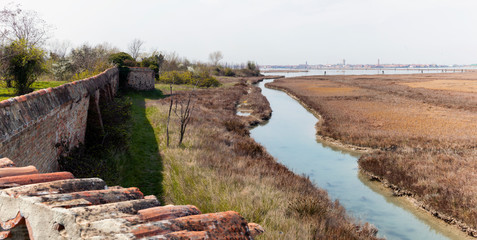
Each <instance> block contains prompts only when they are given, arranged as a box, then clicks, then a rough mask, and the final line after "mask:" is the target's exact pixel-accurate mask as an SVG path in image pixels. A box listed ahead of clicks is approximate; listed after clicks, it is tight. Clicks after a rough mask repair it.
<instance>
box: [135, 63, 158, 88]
mask: <svg viewBox="0 0 477 240" xmlns="http://www.w3.org/2000/svg"><path fill="white" fill-rule="evenodd" d="M129 69H130V70H131V72H129V76H128V87H129V88H132V89H135V90H139V91H146V90H152V89H154V83H155V77H154V71H153V70H151V69H149V68H137V67H136V68H129Z"/></svg>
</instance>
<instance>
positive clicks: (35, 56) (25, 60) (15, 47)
mask: <svg viewBox="0 0 477 240" xmlns="http://www.w3.org/2000/svg"><path fill="white" fill-rule="evenodd" d="M5 52H6V55H7V56H8V58H9V64H8V67H7V74H8V75H9V76H10V77H11V79H12V80H13V82H14V85H13V87H15V91H16V93H17V94H25V93H28V92H31V89H30V86H31V85H32V84H33V83H34V82H35V81H36V79H37V78H38V76H39V75H40V74H41V73H43V72H44V71H45V65H44V63H45V56H44V55H45V53H44V52H43V50H41V49H39V48H37V47H34V46H31V45H30V46H29V44H28V42H27V41H26V40H24V39H20V40H15V41H12V42H11V43H10V45H8V46H7V47H6V48H5Z"/></svg>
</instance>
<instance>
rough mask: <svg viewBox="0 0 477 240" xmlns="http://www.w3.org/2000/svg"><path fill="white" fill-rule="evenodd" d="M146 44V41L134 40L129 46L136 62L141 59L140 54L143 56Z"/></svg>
mask: <svg viewBox="0 0 477 240" xmlns="http://www.w3.org/2000/svg"><path fill="white" fill-rule="evenodd" d="M143 44H144V41H142V40H141V39H137V38H136V39H134V40H133V41H132V42H131V43H130V44H129V46H128V49H129V53H130V54H131V57H133V58H134V60H137V57H139V54H141V47H142V45H143Z"/></svg>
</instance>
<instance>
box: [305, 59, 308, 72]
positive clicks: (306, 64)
mask: <svg viewBox="0 0 477 240" xmlns="http://www.w3.org/2000/svg"><path fill="white" fill-rule="evenodd" d="M305 69H307V70H308V61H306V62H305Z"/></svg>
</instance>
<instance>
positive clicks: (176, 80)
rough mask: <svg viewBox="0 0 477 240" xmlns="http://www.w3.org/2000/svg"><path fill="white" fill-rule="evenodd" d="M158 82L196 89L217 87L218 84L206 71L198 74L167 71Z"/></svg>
mask: <svg viewBox="0 0 477 240" xmlns="http://www.w3.org/2000/svg"><path fill="white" fill-rule="evenodd" d="M159 81H160V82H162V83H168V84H170V83H173V84H190V85H196V84H197V86H198V87H206V88H209V87H218V86H220V82H219V81H218V80H217V79H215V78H214V77H212V76H210V74H209V72H208V71H201V72H199V73H192V72H190V71H183V72H179V71H169V72H164V73H162V74H161V75H160V77H159Z"/></svg>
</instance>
